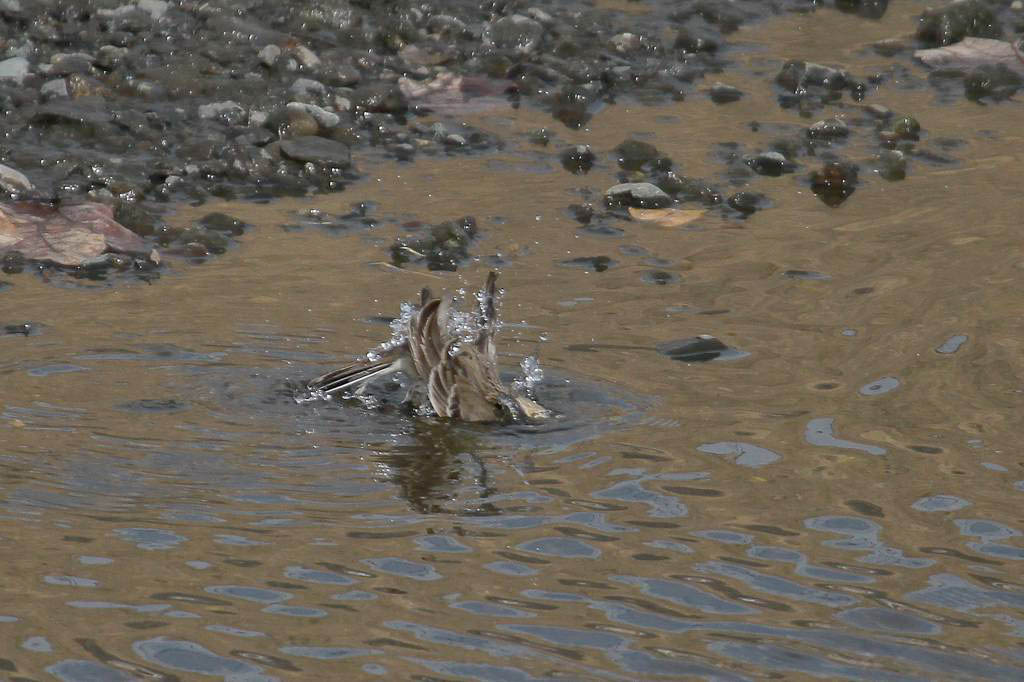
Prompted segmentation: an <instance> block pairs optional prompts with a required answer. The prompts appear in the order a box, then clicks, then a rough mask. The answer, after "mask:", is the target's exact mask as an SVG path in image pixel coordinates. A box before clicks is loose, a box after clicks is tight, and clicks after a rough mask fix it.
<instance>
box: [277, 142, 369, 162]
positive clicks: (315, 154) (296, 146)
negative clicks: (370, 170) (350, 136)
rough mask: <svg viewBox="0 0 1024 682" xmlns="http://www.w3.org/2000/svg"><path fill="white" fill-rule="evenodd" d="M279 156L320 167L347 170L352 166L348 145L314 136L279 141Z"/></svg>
mask: <svg viewBox="0 0 1024 682" xmlns="http://www.w3.org/2000/svg"><path fill="white" fill-rule="evenodd" d="M281 154H282V155H283V156H286V157H287V158H289V159H292V160H293V161H304V162H310V163H315V164H318V165H321V166H333V167H336V168H349V167H350V166H351V165H352V152H351V150H350V149H349V147H348V145H346V144H342V143H341V142H336V141H334V140H330V139H327V138H326V137H319V136H315V135H304V136H301V137H293V138H290V139H287V140H281Z"/></svg>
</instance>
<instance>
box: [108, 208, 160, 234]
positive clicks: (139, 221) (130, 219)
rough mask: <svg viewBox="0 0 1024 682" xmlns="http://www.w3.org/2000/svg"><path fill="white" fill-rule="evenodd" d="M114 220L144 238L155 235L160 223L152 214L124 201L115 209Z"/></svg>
mask: <svg viewBox="0 0 1024 682" xmlns="http://www.w3.org/2000/svg"><path fill="white" fill-rule="evenodd" d="M114 220H116V221H117V222H119V223H121V224H122V225H124V226H125V227H127V228H128V229H129V230H131V231H132V232H134V233H135V234H137V235H139V236H142V237H149V236H151V235H153V234H154V233H155V232H156V226H157V222H158V221H157V219H156V217H155V216H154V215H153V214H152V213H150V212H149V211H147V210H146V209H144V208H143V207H142V206H139V205H138V204H137V203H135V202H129V201H122V202H120V203H118V204H117V206H115V207H114Z"/></svg>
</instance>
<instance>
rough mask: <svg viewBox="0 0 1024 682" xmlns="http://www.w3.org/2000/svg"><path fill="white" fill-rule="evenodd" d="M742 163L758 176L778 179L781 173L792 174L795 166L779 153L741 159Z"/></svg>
mask: <svg viewBox="0 0 1024 682" xmlns="http://www.w3.org/2000/svg"><path fill="white" fill-rule="evenodd" d="M743 163H745V164H747V165H748V166H750V167H751V168H752V169H753V170H754V172H755V173H757V174H758V175H768V176H771V177H778V176H780V175H782V174H783V173H792V172H793V170H794V166H795V164H793V163H792V162H791V161H789V160H787V159H786V157H785V156H783V155H782V154H780V153H779V152H761V153H760V154H753V155H751V156H745V157H743Z"/></svg>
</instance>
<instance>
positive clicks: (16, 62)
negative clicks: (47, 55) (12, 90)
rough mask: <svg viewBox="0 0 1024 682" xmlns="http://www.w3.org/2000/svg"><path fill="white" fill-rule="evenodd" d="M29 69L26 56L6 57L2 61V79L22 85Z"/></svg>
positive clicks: (0, 76) (0, 75) (0, 64)
mask: <svg viewBox="0 0 1024 682" xmlns="http://www.w3.org/2000/svg"><path fill="white" fill-rule="evenodd" d="M28 71H29V70H28V60H27V59H25V58H24V57H11V58H10V59H5V60H3V61H2V62H0V81H4V80H8V81H14V82H15V83H17V84H18V85H21V84H22V83H24V82H25V77H26V76H28Z"/></svg>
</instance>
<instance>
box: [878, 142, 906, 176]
mask: <svg viewBox="0 0 1024 682" xmlns="http://www.w3.org/2000/svg"><path fill="white" fill-rule="evenodd" d="M875 162H876V168H877V169H878V174H879V175H880V176H881V177H883V178H885V179H886V180H891V181H895V180H902V179H903V178H905V177H907V158H906V156H905V155H904V154H903V152H901V151H899V150H896V149H884V150H882V151H881V152H879V154H878V156H877V157H876V159H875Z"/></svg>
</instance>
